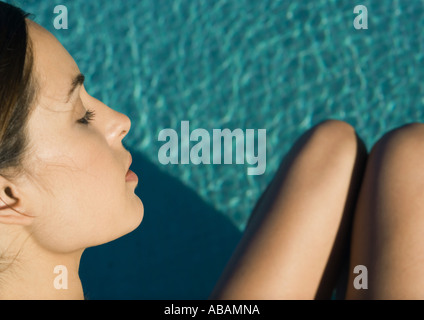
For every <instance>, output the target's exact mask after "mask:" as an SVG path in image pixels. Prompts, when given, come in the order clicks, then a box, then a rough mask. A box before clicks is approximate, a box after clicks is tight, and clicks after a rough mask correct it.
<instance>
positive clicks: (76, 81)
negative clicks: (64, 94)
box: [66, 73, 85, 102]
mask: <svg viewBox="0 0 424 320" xmlns="http://www.w3.org/2000/svg"><path fill="white" fill-rule="evenodd" d="M84 81H85V76H84V75H83V74H82V73H79V74H78V75H76V76H75V77H74V78H73V79H72V84H71V88H70V89H69V93H68V99H67V101H66V102H69V100H71V97H72V95H73V93H74V91H75V89H76V88H78V87H79V86H82V85H83V84H84Z"/></svg>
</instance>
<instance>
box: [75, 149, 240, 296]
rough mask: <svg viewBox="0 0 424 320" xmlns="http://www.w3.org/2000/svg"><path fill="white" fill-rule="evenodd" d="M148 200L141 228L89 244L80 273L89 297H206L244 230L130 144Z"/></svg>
mask: <svg viewBox="0 0 424 320" xmlns="http://www.w3.org/2000/svg"><path fill="white" fill-rule="evenodd" d="M130 151H131V153H132V156H133V165H132V167H131V168H132V169H133V171H135V172H136V173H138V174H139V177H140V182H139V185H138V187H137V189H136V194H137V195H138V196H139V197H140V199H141V200H142V201H143V204H144V210H145V213H144V219H143V222H142V224H141V225H140V227H139V228H138V229H136V230H135V231H133V232H132V233H130V234H129V235H126V236H124V237H122V238H120V239H118V240H115V241H113V242H111V243H108V244H105V245H102V246H99V247H94V248H89V249H87V250H86V251H85V252H84V254H83V257H82V260H81V266H80V276H81V280H82V283H83V286H84V292H85V294H86V296H87V298H88V299H94V300H96V299H159V300H161V299H182V300H184V299H207V298H208V296H209V294H210V293H211V291H212V289H213V287H214V285H215V283H216V281H217V280H218V278H219V276H220V274H221V272H222V271H223V269H224V267H225V265H226V263H227V261H228V259H229V258H230V256H231V253H232V252H233V250H234V249H235V246H236V245H237V243H238V241H239V240H240V238H241V233H240V231H239V230H238V229H237V228H236V227H234V226H233V224H232V223H231V222H230V220H229V219H227V218H226V217H224V216H223V215H222V214H220V213H219V212H218V211H216V210H215V209H214V208H213V207H211V206H210V205H208V204H207V203H205V202H204V201H203V200H202V199H201V198H200V197H199V196H198V195H197V194H196V193H195V192H193V191H192V190H191V189H189V188H187V187H186V186H185V185H183V184H182V183H181V182H180V181H179V180H177V179H175V178H174V177H171V176H169V175H168V174H166V173H164V172H162V171H160V170H159V168H158V167H157V166H156V165H154V164H153V163H152V162H150V161H149V160H147V159H146V158H145V157H144V156H143V155H141V154H139V153H137V152H134V151H133V150H130Z"/></svg>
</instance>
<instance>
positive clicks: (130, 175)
mask: <svg viewBox="0 0 424 320" xmlns="http://www.w3.org/2000/svg"><path fill="white" fill-rule="evenodd" d="M125 181H138V176H137V175H136V174H135V173H134V172H133V171H131V170H129V169H128V172H127V175H126V176H125Z"/></svg>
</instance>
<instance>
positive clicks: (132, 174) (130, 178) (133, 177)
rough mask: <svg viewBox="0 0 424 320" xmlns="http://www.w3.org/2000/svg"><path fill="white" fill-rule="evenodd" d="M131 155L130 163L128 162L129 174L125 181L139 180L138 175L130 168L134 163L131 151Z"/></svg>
mask: <svg viewBox="0 0 424 320" xmlns="http://www.w3.org/2000/svg"><path fill="white" fill-rule="evenodd" d="M129 156H130V159H129V164H128V171H127V174H126V176H125V181H138V176H137V175H136V174H135V173H134V172H133V171H131V169H130V167H131V164H132V156H131V153H130V154H129Z"/></svg>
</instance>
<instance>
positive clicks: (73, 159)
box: [16, 20, 144, 253]
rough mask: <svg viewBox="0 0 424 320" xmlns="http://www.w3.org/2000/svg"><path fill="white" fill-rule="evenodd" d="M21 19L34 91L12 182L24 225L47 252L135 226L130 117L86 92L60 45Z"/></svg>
mask: <svg viewBox="0 0 424 320" xmlns="http://www.w3.org/2000/svg"><path fill="white" fill-rule="evenodd" d="M27 23H28V31H29V37H30V39H31V41H32V46H33V52H34V69H33V72H34V76H35V79H36V81H37V97H36V101H35V104H34V108H33V111H32V113H31V115H30V117H29V119H28V126H27V135H28V139H29V140H28V141H29V149H28V153H27V155H26V158H25V161H24V168H25V170H26V171H27V174H23V175H22V176H20V177H19V178H18V180H17V182H16V185H17V189H18V190H19V191H18V192H19V198H20V199H22V203H21V206H22V210H23V211H25V214H26V215H27V216H28V217H29V218H28V219H27V221H26V222H25V223H26V228H27V229H28V230H29V232H30V234H31V237H32V239H34V240H35V242H36V243H38V244H39V245H41V246H42V247H43V248H46V249H47V250H50V251H53V252H61V253H67V252H73V251H76V250H80V249H83V248H87V247H90V246H95V245H99V244H102V243H106V242H108V241H111V240H114V239H116V238H118V237H120V236H122V235H124V234H126V233H128V232H131V231H132V230H134V229H135V228H137V226H138V225H139V224H140V222H141V220H142V218H143V213H144V208H143V204H142V202H141V200H140V199H139V198H138V197H137V195H136V194H135V192H134V190H135V188H136V186H137V183H138V180H137V179H135V177H134V176H131V175H130V174H129V175H127V173H128V169H129V167H130V164H131V155H130V153H129V152H128V151H127V150H126V149H125V148H124V147H123V144H122V139H123V138H124V137H125V136H126V135H127V133H128V131H129V130H130V126H131V122H130V120H129V118H128V117H127V116H125V115H123V114H121V113H119V112H116V111H114V110H112V109H111V108H109V107H108V106H106V105H105V104H103V103H102V102H101V101H99V100H97V99H95V98H94V97H92V96H90V95H89V94H88V93H87V91H86V89H85V87H84V85H83V83H82V82H83V81H82V80H83V77H82V76H81V74H80V70H79V69H78V66H77V65H76V63H75V61H74V60H73V59H72V57H71V56H70V55H69V53H68V52H67V51H66V50H65V49H64V47H63V46H62V45H61V44H60V43H59V42H58V41H57V39H56V38H55V37H54V36H53V35H52V34H51V33H49V32H48V31H47V30H45V29H44V28H42V27H41V26H39V25H38V24H36V23H34V22H32V21H30V20H27ZM87 54H89V53H87Z"/></svg>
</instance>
